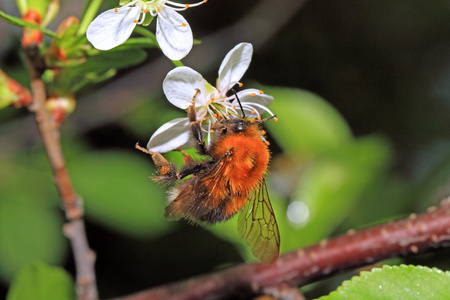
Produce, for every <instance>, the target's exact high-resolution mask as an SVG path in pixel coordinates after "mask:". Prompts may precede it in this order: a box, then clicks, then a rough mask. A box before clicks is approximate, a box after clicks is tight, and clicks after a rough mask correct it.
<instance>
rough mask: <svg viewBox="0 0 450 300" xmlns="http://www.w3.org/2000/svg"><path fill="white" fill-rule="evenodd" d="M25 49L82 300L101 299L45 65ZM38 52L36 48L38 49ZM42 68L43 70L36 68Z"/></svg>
mask: <svg viewBox="0 0 450 300" xmlns="http://www.w3.org/2000/svg"><path fill="white" fill-rule="evenodd" d="M29 50H30V49H28V48H27V49H25V52H26V54H27V58H28V64H29V69H30V73H31V91H32V103H31V105H30V107H29V109H30V110H31V111H32V112H33V113H34V115H35V119H36V123H37V125H38V128H39V131H40V134H41V137H42V140H43V142H44V146H45V150H46V152H47V156H48V158H49V161H50V165H51V167H52V169H53V176H54V181H55V184H56V187H57V189H58V192H59V194H60V196H61V200H62V203H63V207H64V210H65V213H66V218H67V220H68V223H67V224H66V225H65V226H64V233H65V234H66V236H67V237H68V238H69V239H70V241H71V245H72V251H73V253H74V256H75V264H76V269H77V293H78V299H80V300H81V299H82V300H93V299H97V298H98V296H97V287H96V283H95V273H94V261H95V258H94V257H95V255H94V254H93V251H92V250H91V249H90V248H89V246H88V243H87V238H86V232H85V229H84V222H83V219H82V216H83V207H82V201H81V199H80V198H79V197H78V196H77V195H76V193H75V190H74V189H73V186H72V183H71V180H70V177H69V173H68V172H67V169H66V163H65V160H64V156H63V153H62V150H61V143H60V138H59V128H58V126H57V125H56V123H54V122H53V121H52V119H51V116H50V114H49V113H48V112H47V109H46V107H45V101H46V92H45V85H44V83H43V81H42V80H41V79H40V69H41V67H42V65H41V64H40V63H39V64H36V61H40V60H39V59H36V56H35V55H34V53H37V52H36V51H29ZM34 50H35V49H34ZM36 65H39V68H37V67H36Z"/></svg>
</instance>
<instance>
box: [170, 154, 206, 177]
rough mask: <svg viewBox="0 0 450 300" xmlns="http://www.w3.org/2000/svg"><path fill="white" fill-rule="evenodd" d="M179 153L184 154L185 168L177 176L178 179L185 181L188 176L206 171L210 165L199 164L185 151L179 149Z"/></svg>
mask: <svg viewBox="0 0 450 300" xmlns="http://www.w3.org/2000/svg"><path fill="white" fill-rule="evenodd" d="M177 150H178V151H180V152H181V154H183V156H184V157H183V163H184V167H183V169H182V170H181V171H180V172H179V173H178V174H177V177H178V179H183V178H184V177H186V176H189V175H191V174H195V173H197V172H200V171H201V170H204V169H206V168H207V167H208V165H207V164H206V163H205V164H199V163H197V162H196V161H195V160H194V159H193V158H192V156H190V155H189V154H187V153H186V152H185V151H183V150H181V149H177Z"/></svg>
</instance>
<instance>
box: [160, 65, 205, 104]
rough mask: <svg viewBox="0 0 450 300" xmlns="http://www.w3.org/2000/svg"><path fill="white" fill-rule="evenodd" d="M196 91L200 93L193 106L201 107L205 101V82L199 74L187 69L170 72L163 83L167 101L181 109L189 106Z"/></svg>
mask: <svg viewBox="0 0 450 300" xmlns="http://www.w3.org/2000/svg"><path fill="white" fill-rule="evenodd" d="M196 89H199V90H200V93H199V94H198V95H197V96H196V97H195V106H197V107H198V106H203V105H204V104H205V99H206V98H205V97H206V90H205V80H204V79H203V77H202V75H200V73H198V72H197V71H194V70H192V69H191V68H189V67H184V66H183V67H178V68H175V69H173V70H171V71H170V72H169V73H168V74H167V76H166V78H165V79H164V82H163V90H164V94H166V97H167V100H169V101H170V103H172V104H173V105H175V106H176V107H179V108H181V109H186V108H188V106H189V105H191V101H192V97H193V96H194V95H195V93H196Z"/></svg>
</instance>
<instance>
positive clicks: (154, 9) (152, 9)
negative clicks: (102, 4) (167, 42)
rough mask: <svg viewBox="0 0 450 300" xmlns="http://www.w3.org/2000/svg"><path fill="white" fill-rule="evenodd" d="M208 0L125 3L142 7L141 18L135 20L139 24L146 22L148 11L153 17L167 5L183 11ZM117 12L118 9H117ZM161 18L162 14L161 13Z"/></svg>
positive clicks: (158, 0) (143, 0) (151, 0)
mask: <svg viewBox="0 0 450 300" xmlns="http://www.w3.org/2000/svg"><path fill="white" fill-rule="evenodd" d="M207 1H208V0H203V1H200V2H197V3H194V4H181V3H177V2H173V1H170V0H148V1H145V0H134V1H131V2H129V3H127V4H125V5H124V6H137V7H139V8H140V10H141V12H140V15H139V18H138V19H137V20H134V23H137V24H139V25H140V24H142V23H144V20H145V16H146V14H147V13H149V14H150V15H151V16H152V17H156V16H157V15H159V13H160V12H161V10H162V9H163V8H164V7H166V8H169V9H172V10H176V11H182V10H186V9H188V8H190V7H195V6H199V5H202V4H203V3H206V2H207ZM116 12H117V10H116ZM160 18H161V15H160ZM180 25H181V26H186V24H184V23H183V24H180Z"/></svg>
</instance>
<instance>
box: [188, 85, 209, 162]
mask: <svg viewBox="0 0 450 300" xmlns="http://www.w3.org/2000/svg"><path fill="white" fill-rule="evenodd" d="M199 92H200V90H198V89H197V91H196V93H195V95H194V97H192V104H191V105H190V106H189V107H188V109H187V115H188V118H189V122H191V123H190V125H189V129H190V131H191V135H192V137H193V138H194V140H195V141H196V142H197V143H196V146H195V148H197V150H198V152H199V153H200V154H202V155H205V154H206V153H207V150H206V146H205V141H204V140H203V135H202V127H201V124H200V122H199V121H197V110H196V109H195V97H197V95H198V93H199Z"/></svg>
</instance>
